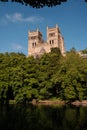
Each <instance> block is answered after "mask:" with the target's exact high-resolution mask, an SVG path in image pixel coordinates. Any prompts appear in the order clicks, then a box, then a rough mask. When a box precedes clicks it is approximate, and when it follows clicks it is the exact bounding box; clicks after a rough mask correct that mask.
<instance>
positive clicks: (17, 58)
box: [0, 48, 87, 103]
mask: <svg viewBox="0 0 87 130" xmlns="http://www.w3.org/2000/svg"><path fill="white" fill-rule="evenodd" d="M33 99H35V100H45V99H47V100H49V99H57V100H58V99H61V100H68V101H72V100H84V99H86V100H87V59H83V58H81V57H80V56H79V54H77V53H76V52H75V51H70V52H68V53H67V54H66V56H65V57H63V56H62V55H61V53H60V51H59V49H58V48H54V49H52V50H51V52H50V53H48V54H43V55H42V56H41V57H40V58H38V59H35V58H34V57H32V56H31V57H26V56H25V55H24V54H22V53H21V54H20V53H4V54H2V53H0V102H2V103H6V102H8V101H9V100H14V101H15V102H16V103H26V102H30V101H32V100H33Z"/></svg>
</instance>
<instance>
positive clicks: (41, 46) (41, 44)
mask: <svg viewBox="0 0 87 130" xmlns="http://www.w3.org/2000/svg"><path fill="white" fill-rule="evenodd" d="M55 47H58V48H59V49H60V51H61V54H62V55H63V56H64V55H65V47H64V38H63V36H62V34H61V32H60V29H59V27H58V26H57V25H56V27H54V28H48V27H47V40H46V42H45V41H44V40H43V38H42V33H41V32H40V31H39V30H38V29H37V30H36V31H28V56H34V57H35V58H36V57H38V56H40V55H42V54H44V53H49V52H50V51H51V48H55Z"/></svg>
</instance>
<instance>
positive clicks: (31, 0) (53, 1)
mask: <svg viewBox="0 0 87 130" xmlns="http://www.w3.org/2000/svg"><path fill="white" fill-rule="evenodd" d="M0 1H1V2H9V1H11V2H18V3H21V4H24V5H30V6H32V7H33V8H42V7H44V6H48V7H52V6H56V5H60V4H61V3H62V2H67V1H68V0H0ZM84 1H85V2H87V0H84Z"/></svg>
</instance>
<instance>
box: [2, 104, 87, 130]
mask: <svg viewBox="0 0 87 130" xmlns="http://www.w3.org/2000/svg"><path fill="white" fill-rule="evenodd" d="M0 130H87V108H86V107H74V106H61V107H59V106H32V105H28V106H22V105H9V106H7V107H6V106H3V107H1V106H0Z"/></svg>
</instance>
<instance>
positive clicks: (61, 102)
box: [31, 99, 87, 106]
mask: <svg viewBox="0 0 87 130" xmlns="http://www.w3.org/2000/svg"><path fill="white" fill-rule="evenodd" d="M31 103H32V104H33V105H66V104H72V105H74V106H87V100H82V101H79V100H76V101H73V102H70V101H64V100H39V101H36V100H35V99H34V100H32V102H31Z"/></svg>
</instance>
